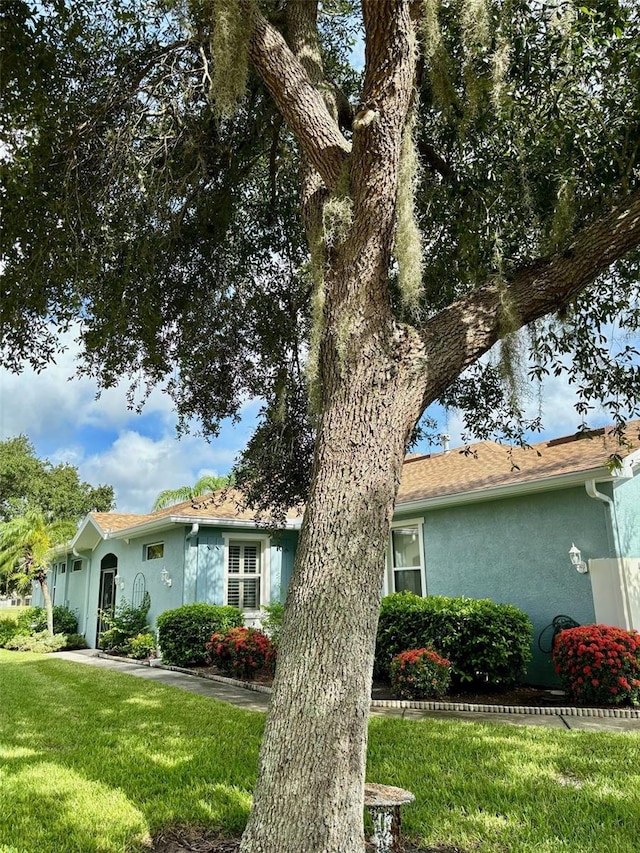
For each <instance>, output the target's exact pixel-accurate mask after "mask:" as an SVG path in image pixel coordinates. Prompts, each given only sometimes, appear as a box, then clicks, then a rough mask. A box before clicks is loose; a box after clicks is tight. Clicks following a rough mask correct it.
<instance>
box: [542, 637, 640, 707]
mask: <svg viewBox="0 0 640 853" xmlns="http://www.w3.org/2000/svg"><path fill="white" fill-rule="evenodd" d="M553 662H554V665H555V669H556V672H557V673H558V675H559V676H560V681H561V682H562V686H563V687H564V689H565V690H566V691H567V693H568V694H569V695H570V696H571V697H572V698H573V699H575V700H577V701H578V702H580V703H583V704H589V703H592V704H595V705H626V704H630V705H640V634H639V633H638V632H637V631H625V630H624V629H622V628H614V627H609V626H607V625H583V626H581V627H580V628H569V629H568V630H566V631H561V632H560V633H559V634H558V635H557V636H556V638H555V641H554V645H553Z"/></svg>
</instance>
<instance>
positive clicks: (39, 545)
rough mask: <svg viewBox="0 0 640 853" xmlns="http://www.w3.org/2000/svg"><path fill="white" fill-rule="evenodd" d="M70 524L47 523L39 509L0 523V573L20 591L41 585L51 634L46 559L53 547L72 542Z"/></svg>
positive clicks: (51, 612)
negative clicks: (30, 586)
mask: <svg viewBox="0 0 640 853" xmlns="http://www.w3.org/2000/svg"><path fill="white" fill-rule="evenodd" d="M75 531H76V525H75V523H74V522H73V521H69V520H62V521H49V520H47V518H46V517H45V516H44V514H43V513H42V511H41V510H39V509H34V508H32V509H27V510H26V512H25V513H24V515H20V516H17V517H16V518H13V519H11V521H7V522H6V523H5V524H0V574H4V575H7V576H9V578H10V580H11V581H12V582H13V583H15V584H16V586H18V587H21V588H22V589H24V588H25V586H29V585H31V584H32V583H33V581H37V582H38V583H39V584H40V589H41V590H42V599H43V601H44V606H45V609H46V611H47V629H48V631H49V633H50V634H53V602H52V601H51V595H50V593H49V587H48V585H47V571H48V570H49V558H50V556H51V551H52V549H53V548H54V546H55V545H59V544H60V543H61V542H65V541H66V540H68V539H71V538H72V536H73V535H74V533H75Z"/></svg>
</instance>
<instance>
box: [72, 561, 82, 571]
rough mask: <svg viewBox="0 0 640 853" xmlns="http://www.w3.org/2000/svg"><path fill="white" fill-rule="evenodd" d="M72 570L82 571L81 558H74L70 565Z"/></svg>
mask: <svg viewBox="0 0 640 853" xmlns="http://www.w3.org/2000/svg"><path fill="white" fill-rule="evenodd" d="M71 571H72V572H81V571H82V560H74V561H73V564H72V566H71Z"/></svg>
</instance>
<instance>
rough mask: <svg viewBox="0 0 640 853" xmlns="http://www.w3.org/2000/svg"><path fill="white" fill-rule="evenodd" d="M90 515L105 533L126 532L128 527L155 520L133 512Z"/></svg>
mask: <svg viewBox="0 0 640 853" xmlns="http://www.w3.org/2000/svg"><path fill="white" fill-rule="evenodd" d="M89 515H90V516H91V518H92V519H93V521H95V523H96V524H97V525H98V527H99V528H100V530H102V532H103V533H109V532H111V533H113V532H114V531H116V530H126V529H127V527H134V526H135V525H136V524H142V522H143V521H149V519H151V518H153V516H152V515H136V514H135V513H133V512H91V513H89Z"/></svg>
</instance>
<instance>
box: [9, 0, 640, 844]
mask: <svg viewBox="0 0 640 853" xmlns="http://www.w3.org/2000/svg"><path fill="white" fill-rule="evenodd" d="M7 10H8V11H9V12H10V13H13V16H12V17H11V16H10V22H9V24H8V25H7V27H6V35H5V37H4V38H3V49H4V51H5V54H6V55H7V56H8V57H9V59H8V65H7V67H8V69H9V71H8V72H7V73H6V74H5V79H8V81H9V82H8V84H7V90H8V100H7V104H8V107H7V113H6V114H7V116H10V118H11V120H10V121H9V120H7V123H6V125H5V126H4V127H3V129H2V137H3V139H2V141H3V145H4V150H5V152H6V153H5V173H6V183H5V187H6V189H5V196H4V199H5V204H6V205H7V208H8V211H9V213H10V214H11V215H8V216H6V217H5V222H6V223H7V225H6V227H5V229H4V230H3V240H4V245H3V255H4V258H5V267H4V274H3V279H2V287H3V293H2V309H1V310H2V315H1V323H0V336H1V337H0V342H1V344H2V349H3V351H4V353H5V356H4V358H5V364H7V365H9V366H13V367H16V368H17V367H19V365H20V364H21V363H23V362H24V361H28V362H31V363H32V364H34V365H35V366H37V367H42V366H43V365H44V364H46V363H47V361H48V360H50V358H51V357H52V355H53V354H54V352H55V350H56V347H57V345H58V330H59V329H60V328H62V329H67V328H68V327H69V326H70V324H72V323H77V324H78V328H79V339H80V342H81V345H82V347H83V352H84V370H85V371H87V372H89V373H91V374H93V375H95V376H96V377H98V378H99V380H100V381H101V382H102V383H103V384H104V385H105V386H109V385H111V384H114V383H115V382H117V381H118V380H119V379H120V378H121V376H123V375H125V374H128V375H129V376H130V377H131V379H132V386H131V393H132V399H131V403H132V404H135V403H136V401H139V400H140V397H144V394H145V388H150V387H151V386H152V385H153V384H155V383H162V384H163V386H164V387H165V388H166V390H167V391H168V393H170V394H171V395H172V398H173V400H174V402H175V405H176V408H177V411H178V413H179V415H180V417H181V419H182V423H183V425H184V424H185V423H186V422H187V421H188V420H189V419H190V418H191V417H194V416H196V417H198V418H199V419H200V420H201V422H202V424H203V427H204V429H205V431H207V432H209V433H211V434H215V431H216V429H217V423H218V422H219V420H220V419H221V418H223V417H227V416H230V415H231V416H233V415H235V414H237V412H238V411H239V409H240V407H241V405H242V403H243V401H244V400H245V399H246V397H247V396H260V397H262V398H263V399H264V400H265V409H264V413H263V427H262V428H261V429H260V430H259V431H258V433H257V434H256V436H254V439H253V440H252V442H251V444H250V447H249V449H248V454H247V455H246V456H245V458H244V460H243V463H242V465H241V466H240V469H239V472H238V479H239V480H240V481H241V482H243V483H245V484H247V486H248V488H249V493H250V495H251V496H252V497H253V498H254V499H257V500H258V503H259V504H260V505H262V506H263V507H264V506H274V505H279V504H280V503H281V501H282V500H283V499H284V500H286V501H287V502H292V501H293V500H294V499H297V498H300V499H306V512H305V519H304V523H303V527H302V532H301V536H300V543H299V547H298V550H297V554H296V565H295V568H294V573H293V578H292V581H291V584H290V587H289V593H288V600H287V605H286V610H285V617H284V625H283V633H282V637H281V643H280V655H279V664H278V673H277V676H276V681H275V684H274V693H273V699H272V709H271V713H270V715H269V718H268V722H267V728H266V732H265V738H264V742H263V748H262V752H261V760H260V773H259V780H258V784H257V787H256V791H255V797H254V806H253V810H252V814H251V817H250V821H249V824H248V827H247V830H246V832H245V835H244V837H243V842H242V850H243V851H244V853H288V852H289V851H296V853H297V851H302V853H304V851H309V853H311V851H314V853H319V851H322V853H337V851H340V853H355V851H358V853H361V851H362V850H363V835H362V802H363V779H364V771H365V754H366V722H367V713H368V704H369V690H370V683H371V670H372V661H373V650H374V640H375V628H376V622H377V614H378V607H379V597H380V589H381V580H382V576H383V571H384V549H385V544H386V542H387V541H388V533H389V524H390V519H391V515H392V512H393V502H394V498H395V495H396V491H397V486H398V482H399V478H400V472H401V467H402V461H403V456H404V452H405V449H406V447H407V444H408V442H409V441H410V438H411V436H412V435H413V434H414V430H415V427H416V424H417V423H418V422H419V420H420V418H421V416H422V414H423V412H424V411H425V409H426V408H427V407H428V405H429V404H430V403H432V402H433V401H435V400H443V401H446V402H447V403H449V404H451V405H455V404H460V405H465V406H466V417H467V422H468V425H469V427H470V428H471V429H473V431H474V432H475V433H476V434H477V435H480V436H482V435H485V434H491V433H494V432H495V431H496V428H497V427H498V426H499V429H501V430H502V434H505V433H506V435H507V436H509V437H513V438H515V439H517V438H518V437H519V436H521V435H522V430H523V428H524V427H525V426H526V424H525V422H524V419H523V415H522V406H521V403H520V401H519V398H518V393H517V392H518V386H519V371H518V364H519V359H518V358H517V350H518V347H523V346H524V347H528V348H529V350H530V356H529V358H530V362H529V367H527V362H526V360H524V361H522V362H521V363H523V364H524V365H525V367H524V370H525V371H526V370H527V369H528V370H529V373H530V377H531V378H532V379H534V380H535V379H536V378H540V377H542V376H544V375H545V374H546V373H548V372H554V373H561V372H564V373H566V374H567V376H568V378H569V379H570V380H571V381H572V382H573V383H574V384H575V385H576V387H577V389H578V391H579V394H580V400H581V402H580V404H579V412H578V415H579V416H582V415H583V414H586V413H588V410H589V407H590V406H591V405H592V401H593V400H595V399H603V400H605V401H606V402H607V404H608V405H609V407H610V409H611V412H612V416H613V417H614V418H615V419H616V421H617V422H618V423H619V424H620V425H622V424H623V423H624V420H625V417H628V416H630V415H634V414H637V412H638V400H639V399H640V395H639V394H638V391H639V386H640V370H639V365H638V360H639V356H638V351H637V347H636V346H635V344H634V339H633V338H631V339H628V340H625V339H624V338H623V339H622V340H620V339H619V336H615V337H614V338H611V335H610V334H609V333H610V332H611V330H612V329H613V330H614V331H615V330H616V329H617V328H619V327H624V328H626V329H629V330H630V331H631V332H632V333H633V332H636V333H637V330H638V328H640V310H639V299H638V295H639V294H638V246H639V244H640V189H639V187H638V183H639V178H638V151H639V150H640V145H639V140H640V79H639V75H640V66H639V64H638V61H637V59H638V57H637V45H638V43H639V39H640V20H639V16H640V12H639V10H638V6H637V4H635V3H632V2H627V1H626V0H590V2H589V3H588V4H587V5H574V4H573V3H572V2H567V3H564V4H558V3H556V2H533V0H450V2H439V0H421V2H418V0H413V2H410V0H362V2H361V3H359V4H356V3H355V2H349V0H333V2H332V0H328V2H326V3H323V4H322V5H320V4H318V3H316V2H314V0H288V2H286V3H281V2H270V0H264V2H251V1H250V0H238V2H224V0H208V2H201V3H200V2H199V3H195V2H185V3H183V2H177V0H176V2H173V3H166V2H162V3H160V2H159V3H158V4H157V5H154V4H153V3H145V4H142V3H140V4H138V3H137V2H122V3H121V2H118V0H112V2H110V3H108V4H103V3H100V4H98V3H95V2H92V0H85V2H83V3H69V4H68V5H67V4H65V3H64V2H63V1H62V0H57V2H55V3H54V2H51V3H50V4H42V5H39V6H38V7H37V9H35V10H34V9H32V8H31V7H30V6H28V5H27V4H25V3H21V2H13V0H12V2H8V3H6V4H5V5H4V7H3V9H2V12H3V14H5V15H6V11H7ZM52 10H54V11H55V12H56V14H55V15H54V14H47V12H50V11H52ZM358 26H361V28H362V33H363V39H364V42H365V66H364V69H363V71H362V73H360V71H359V70H358V69H357V68H356V69H354V68H353V67H352V65H351V62H350V48H351V44H352V41H351V39H352V33H353V28H354V27H358ZM25 58H29V59H31V60H33V61H32V62H24V61H22V60H24V59H25ZM3 61H4V60H3ZM78 117H79V118H78ZM525 327H526V328H527V330H528V338H527V336H526V335H518V334H517V333H518V330H520V329H523V328H525ZM498 342H499V346H498V347H497V350H498V352H497V354H496V355H495V356H494V355H492V357H491V358H488V359H483V360H481V358H482V356H483V355H485V354H486V353H488V352H489V351H490V350H491V349H492V348H493V347H494V345H495V344H496V343H498ZM527 378H529V377H527ZM140 389H141V391H142V393H141V394H140V393H139V392H140ZM136 394H137V395H138V396H137V397H136ZM311 457H313V459H312V458H311ZM287 466H288V467H287ZM283 468H284V470H286V471H287V473H288V476H286V477H283V476H282V474H280V475H279V476H270V475H269V474H270V472H277V471H278V470H280V471H281V470H282V469H283ZM265 472H266V474H265ZM283 487H284V488H283ZM292 791H295V793H296V796H295V797H294V798H292V797H291V792H292Z"/></svg>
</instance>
